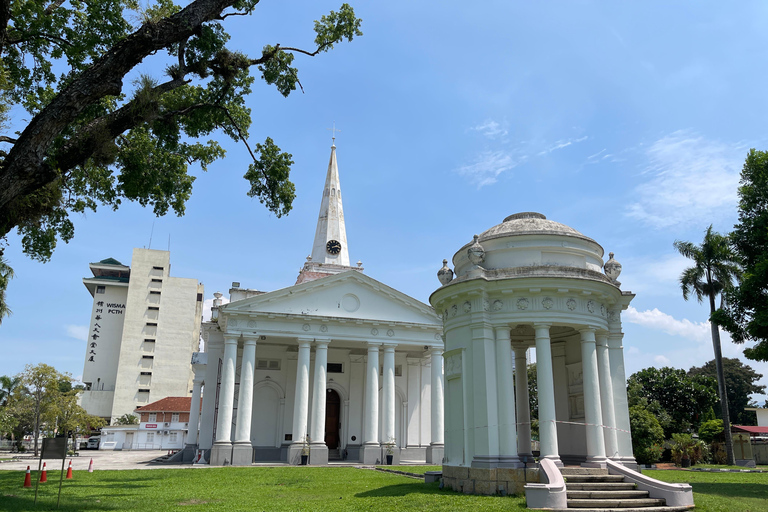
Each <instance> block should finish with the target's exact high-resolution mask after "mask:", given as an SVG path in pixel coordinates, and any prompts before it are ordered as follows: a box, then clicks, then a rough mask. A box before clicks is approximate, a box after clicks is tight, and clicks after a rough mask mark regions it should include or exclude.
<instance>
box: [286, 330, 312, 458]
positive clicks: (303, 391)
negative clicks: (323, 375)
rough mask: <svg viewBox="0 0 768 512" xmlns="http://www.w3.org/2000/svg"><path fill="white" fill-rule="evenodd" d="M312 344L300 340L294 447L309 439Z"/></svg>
mask: <svg viewBox="0 0 768 512" xmlns="http://www.w3.org/2000/svg"><path fill="white" fill-rule="evenodd" d="M311 342H312V341H311V340H307V339H299V357H298V360H297V361H296V395H295V397H294V400H293V444H294V445H302V444H303V443H304V440H305V438H306V437H307V413H308V412H309V356H310V350H311V349H310V346H311ZM291 462H292V461H291Z"/></svg>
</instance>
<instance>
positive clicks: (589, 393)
mask: <svg viewBox="0 0 768 512" xmlns="http://www.w3.org/2000/svg"><path fill="white" fill-rule="evenodd" d="M579 332H580V333H581V368H582V372H583V382H584V387H583V389H584V419H585V421H586V423H587V425H586V431H587V462H585V463H584V465H585V466H591V467H594V466H598V467H605V438H604V437H603V415H602V411H601V406H600V381H599V376H598V370H597V351H596V348H595V329H594V328H591V327H589V328H586V329H581V330H580V331H579Z"/></svg>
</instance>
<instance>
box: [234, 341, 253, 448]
mask: <svg viewBox="0 0 768 512" xmlns="http://www.w3.org/2000/svg"><path fill="white" fill-rule="evenodd" d="M255 366H256V338H254V337H252V336H249V337H244V341H243V357H242V362H241V363H240V395H239V396H238V399H237V404H238V406H237V423H236V424H235V443H239V444H247V445H249V446H250V445H251V417H252V415H253V372H254V369H255Z"/></svg>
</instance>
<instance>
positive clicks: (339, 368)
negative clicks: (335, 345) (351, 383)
mask: <svg viewBox="0 0 768 512" xmlns="http://www.w3.org/2000/svg"><path fill="white" fill-rule="evenodd" d="M327 371H328V373H344V366H343V365H342V364H341V363H328V368H327Z"/></svg>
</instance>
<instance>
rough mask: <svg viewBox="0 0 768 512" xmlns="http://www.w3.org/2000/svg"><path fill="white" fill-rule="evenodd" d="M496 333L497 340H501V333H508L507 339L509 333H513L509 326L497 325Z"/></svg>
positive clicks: (495, 327)
mask: <svg viewBox="0 0 768 512" xmlns="http://www.w3.org/2000/svg"><path fill="white" fill-rule="evenodd" d="M493 329H494V331H496V338H497V339H498V338H500V336H499V333H504V332H506V333H507V338H508V339H509V333H510V332H512V328H511V327H510V326H509V325H506V324H505V325H497V326H494V328H493Z"/></svg>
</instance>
